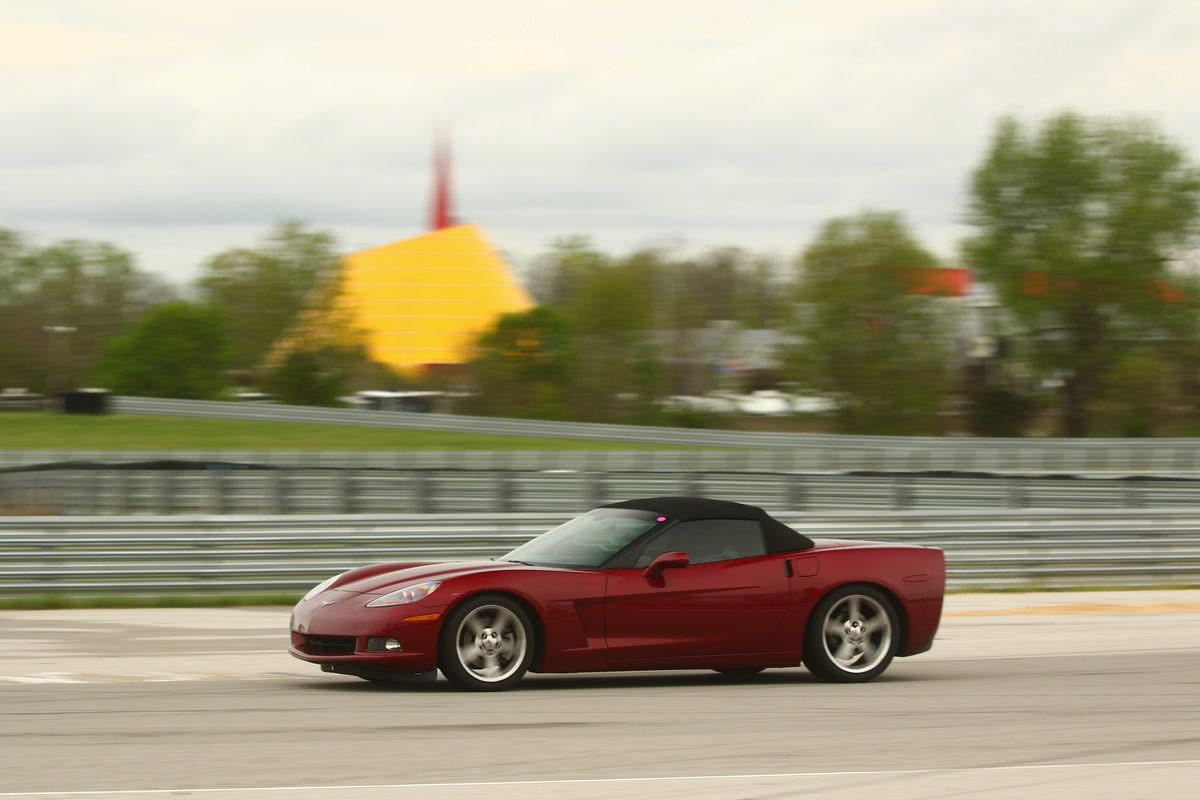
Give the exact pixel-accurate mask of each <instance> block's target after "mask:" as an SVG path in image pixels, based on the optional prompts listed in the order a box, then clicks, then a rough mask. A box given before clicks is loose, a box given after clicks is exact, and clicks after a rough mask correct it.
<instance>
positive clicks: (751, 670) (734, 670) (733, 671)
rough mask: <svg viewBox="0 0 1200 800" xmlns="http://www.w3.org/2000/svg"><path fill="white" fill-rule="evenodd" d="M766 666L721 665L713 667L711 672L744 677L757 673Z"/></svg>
mask: <svg viewBox="0 0 1200 800" xmlns="http://www.w3.org/2000/svg"><path fill="white" fill-rule="evenodd" d="M764 669H766V667H721V668H720V669H714V670H713V672H716V673H719V674H721V675H725V676H727V677H730V678H745V677H747V676H749V675H757V674H758V673H760V672H762V671H763V670H764Z"/></svg>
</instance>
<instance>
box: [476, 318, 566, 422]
mask: <svg viewBox="0 0 1200 800" xmlns="http://www.w3.org/2000/svg"><path fill="white" fill-rule="evenodd" d="M571 356H572V350H571V333H570V329H569V328H568V326H567V322H566V320H565V318H564V317H563V315H562V314H560V313H559V312H558V311H556V310H555V309H553V308H551V307H549V306H537V307H535V308H532V309H530V310H528V311H522V312H517V313H513V314H503V315H501V316H500V318H499V319H498V320H496V324H495V325H494V326H493V327H492V329H491V330H489V331H487V332H486V333H484V334H483V335H482V336H480V337H479V339H478V340H477V341H476V343H475V349H474V354H473V356H472V358H471V360H470V362H469V363H468V364H467V372H468V374H469V375H470V376H471V380H472V382H473V383H474V385H475V389H476V392H477V395H476V398H475V407H476V409H477V410H479V411H482V412H483V413H487V414H495V415H498V416H512V417H533V418H537V419H566V418H568V417H569V416H570V410H569V404H568V398H567V394H568V391H569V389H570V383H571V378H572V375H571V363H572V358H571Z"/></svg>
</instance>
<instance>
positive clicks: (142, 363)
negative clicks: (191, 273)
mask: <svg viewBox="0 0 1200 800" xmlns="http://www.w3.org/2000/svg"><path fill="white" fill-rule="evenodd" d="M228 366H229V340H228V337H227V335H226V332H225V324H224V319H223V315H222V314H221V312H220V311H219V310H217V309H214V308H212V307H211V306H206V305H200V304H196V303H187V302H183V301H176V302H172V303H164V304H162V305H160V306H156V307H155V308H153V309H151V310H150V311H148V312H147V313H146V314H145V315H144V316H143V317H142V318H141V319H139V320H138V321H137V322H135V323H134V324H133V325H131V326H130V328H129V330H127V331H126V332H125V333H123V334H121V335H120V336H118V337H116V338H115V339H113V340H111V341H110V342H109V343H108V344H107V345H106V346H105V348H104V355H103V357H102V359H101V363H100V369H99V377H98V380H99V382H100V384H101V385H103V386H105V387H106V388H108V389H109V390H111V391H112V392H114V393H116V394H128V395H139V396H144V397H181V398H188V399H195V400H208V399H212V398H215V397H217V395H219V394H220V392H221V390H222V389H223V388H224V387H225V385H226V382H227V381H226V379H225V375H224V370H225V369H226V368H227V367H228Z"/></svg>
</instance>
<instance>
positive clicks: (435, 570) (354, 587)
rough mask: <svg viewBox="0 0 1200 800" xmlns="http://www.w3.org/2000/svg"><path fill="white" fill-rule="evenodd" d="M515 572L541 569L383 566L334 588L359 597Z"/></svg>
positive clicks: (494, 564)
mask: <svg viewBox="0 0 1200 800" xmlns="http://www.w3.org/2000/svg"><path fill="white" fill-rule="evenodd" d="M514 569H542V567H530V566H526V565H525V564H517V563H515V562H512V561H449V562H444V563H440V564H419V565H410V564H403V563H400V564H381V565H379V567H377V568H374V569H373V571H372V572H371V574H370V575H365V576H362V577H358V576H355V575H349V576H347V578H346V579H345V580H344V581H339V582H338V583H336V584H334V585H333V586H332V587H331V588H332V589H335V590H337V591H340V592H354V593H356V594H387V593H388V592H391V591H395V590H396V589H400V588H402V587H404V586H410V585H412V584H414V583H423V582H424V581H444V580H446V579H447V578H453V577H456V576H459V575H474V574H477V573H481V572H507V571H511V570H514Z"/></svg>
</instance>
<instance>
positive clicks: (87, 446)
mask: <svg viewBox="0 0 1200 800" xmlns="http://www.w3.org/2000/svg"><path fill="white" fill-rule="evenodd" d="M409 449H423V450H647V449H657V450H664V449H668V450H686V449H696V448H688V447H684V446H678V445H670V446H666V445H653V444H636V443H633V442H600V441H590V440H587V439H544V438H538V437H534V436H503V435H490V434H472V433H452V432H447V431H414V430H402V429H399V428H358V427H353V426H350V425H315V424H309V423H304V422H257V421H252V420H232V419H229V420H226V419H186V418H180V417H140V416H138V417H134V416H115V415H114V416H101V417H91V416H66V415H63V414H33V413H24V412H8V413H4V414H0V450H409Z"/></svg>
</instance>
